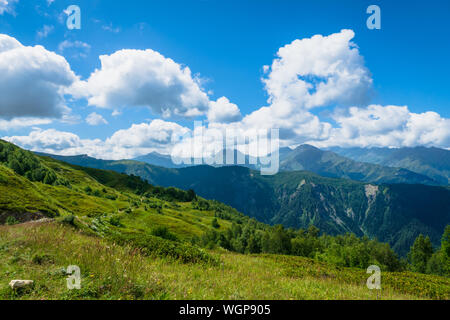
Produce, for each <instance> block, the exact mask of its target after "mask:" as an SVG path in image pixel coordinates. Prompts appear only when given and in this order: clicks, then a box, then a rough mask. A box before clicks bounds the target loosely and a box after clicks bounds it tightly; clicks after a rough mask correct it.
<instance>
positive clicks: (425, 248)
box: [408, 234, 433, 273]
mask: <svg viewBox="0 0 450 320" xmlns="http://www.w3.org/2000/svg"><path fill="white" fill-rule="evenodd" d="M432 256H433V246H432V244H431V240H430V237H426V238H425V237H424V236H423V235H422V234H421V235H419V236H418V237H417V239H416V241H414V244H413V246H412V247H411V250H410V252H409V254H408V259H409V260H410V262H411V267H412V270H413V271H415V272H421V273H425V272H426V270H427V264H428V261H429V260H430V258H431V257H432Z"/></svg>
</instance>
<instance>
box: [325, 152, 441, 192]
mask: <svg viewBox="0 0 450 320" xmlns="http://www.w3.org/2000/svg"><path fill="white" fill-rule="evenodd" d="M330 150H331V151H334V152H336V153H338V154H340V155H342V156H344V157H348V158H350V159H353V160H355V161H364V162H369V163H374V164H379V165H383V166H388V167H400V168H405V169H408V170H410V171H413V172H416V173H419V174H423V175H426V176H428V177H430V178H432V179H434V180H435V181H437V182H439V183H440V184H442V185H449V184H450V150H445V149H439V148H434V147H432V148H426V147H415V148H398V149H390V148H370V149H364V148H339V147H334V148H330Z"/></svg>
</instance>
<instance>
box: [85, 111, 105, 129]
mask: <svg viewBox="0 0 450 320" xmlns="http://www.w3.org/2000/svg"><path fill="white" fill-rule="evenodd" d="M86 122H87V124H89V125H91V126H98V125H100V124H108V121H106V120H105V118H103V117H102V116H101V115H100V114H98V113H96V112H92V113H91V114H89V115H88V116H87V117H86Z"/></svg>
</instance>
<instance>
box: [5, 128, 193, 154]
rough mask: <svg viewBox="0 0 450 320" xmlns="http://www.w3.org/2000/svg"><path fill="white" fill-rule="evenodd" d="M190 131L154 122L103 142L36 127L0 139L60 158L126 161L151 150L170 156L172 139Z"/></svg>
mask: <svg viewBox="0 0 450 320" xmlns="http://www.w3.org/2000/svg"><path fill="white" fill-rule="evenodd" d="M189 131H190V130H189V129H188V128H184V127H182V126H180V125H178V124H176V123H174V122H166V121H163V120H153V121H151V122H150V123H141V124H134V125H132V126H131V127H130V128H129V129H126V130H119V131H117V132H115V133H114V134H113V135H112V136H111V137H110V138H108V139H106V140H100V139H81V138H80V137H79V136H78V135H76V134H74V133H70V132H64V131H58V130H54V129H48V130H41V129H39V128H35V129H33V130H32V131H31V133H30V134H29V135H26V136H9V137H3V138H2V139H4V140H6V141H10V142H12V143H14V144H17V145H19V146H21V147H23V148H26V149H30V150H33V151H41V152H47V153H53V154H60V155H78V154H88V155H90V156H92V157H97V158H102V159H113V160H119V159H129V158H134V157H136V156H139V155H143V154H147V153H150V152H152V151H158V152H162V153H166V154H168V153H170V150H171V147H172V144H171V142H172V136H173V135H176V136H183V135H184V134H186V133H188V132H189Z"/></svg>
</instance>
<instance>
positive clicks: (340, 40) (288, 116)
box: [233, 30, 372, 145]
mask: <svg viewBox="0 0 450 320" xmlns="http://www.w3.org/2000/svg"><path fill="white" fill-rule="evenodd" d="M353 37H354V33H353V31H351V30H342V31H341V32H339V33H335V34H332V35H329V36H322V35H316V36H313V37H312V38H307V39H302V40H295V41H293V42H292V43H290V44H288V45H286V46H284V47H282V48H280V49H279V51H278V53H277V58H276V59H275V60H274V61H273V63H272V65H271V66H270V67H268V66H265V67H264V68H263V69H264V72H265V74H267V76H266V77H265V78H263V79H262V81H263V83H264V85H265V89H266V91H267V93H268V95H269V99H268V103H269V105H268V106H265V107H262V108H260V109H258V110H256V111H254V112H252V113H251V114H249V115H247V116H245V117H244V119H243V120H242V121H241V122H240V123H237V124H233V126H234V127H241V128H242V129H244V130H246V129H271V128H278V129H280V138H281V140H282V143H283V144H284V145H289V144H299V143H303V142H305V141H309V140H323V139H326V138H328V136H329V134H330V132H331V128H332V125H331V124H330V123H327V122H322V121H321V120H320V119H319V117H318V116H316V115H314V114H312V113H311V111H310V109H312V108H316V107H322V106H334V105H342V106H349V105H354V104H359V103H362V102H363V101H365V100H366V98H367V96H368V95H369V93H370V90H371V85H372V79H371V77H370V73H369V71H368V70H367V68H366V67H365V66H364V59H363V58H362V56H361V55H360V54H359V50H358V48H357V47H356V45H355V44H353V43H352V42H351V40H352V39H353Z"/></svg>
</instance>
